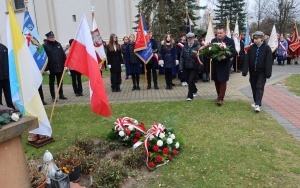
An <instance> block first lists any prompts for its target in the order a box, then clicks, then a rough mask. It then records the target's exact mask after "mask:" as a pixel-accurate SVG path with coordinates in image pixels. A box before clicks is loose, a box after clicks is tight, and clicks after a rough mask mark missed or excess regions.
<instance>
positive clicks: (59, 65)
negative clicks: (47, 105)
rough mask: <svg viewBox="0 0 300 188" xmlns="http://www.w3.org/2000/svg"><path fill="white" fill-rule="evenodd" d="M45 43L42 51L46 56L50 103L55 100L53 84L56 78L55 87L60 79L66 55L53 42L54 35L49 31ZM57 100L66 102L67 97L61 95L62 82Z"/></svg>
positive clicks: (56, 43) (57, 43) (59, 46)
mask: <svg viewBox="0 0 300 188" xmlns="http://www.w3.org/2000/svg"><path fill="white" fill-rule="evenodd" d="M46 37H47V41H46V42H45V43H44V45H43V46H44V49H45V51H46V54H47V56H48V64H47V67H46V70H49V71H50V75H49V87H50V93H51V97H52V101H53V102H54V100H55V92H54V82H55V77H56V82H57V86H58V85H59V82H60V80H61V77H62V73H63V71H64V67H65V61H66V54H65V52H64V49H63V48H62V46H61V44H60V43H59V42H57V41H56V40H55V37H54V33H53V32H52V31H50V32H49V33H47V34H46ZM59 98H60V99H62V100H66V99H67V97H65V96H64V94H63V82H62V83H61V87H60V90H59Z"/></svg>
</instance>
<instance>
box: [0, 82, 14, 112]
mask: <svg viewBox="0 0 300 188" xmlns="http://www.w3.org/2000/svg"><path fill="white" fill-rule="evenodd" d="M2 90H3V93H4V98H5V102H6V105H7V106H8V107H10V108H13V109H15V107H14V105H13V103H12V98H11V92H10V83H9V79H5V80H0V104H1V105H3V103H2Z"/></svg>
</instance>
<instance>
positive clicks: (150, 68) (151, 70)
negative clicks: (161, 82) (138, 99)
mask: <svg viewBox="0 0 300 188" xmlns="http://www.w3.org/2000/svg"><path fill="white" fill-rule="evenodd" d="M146 70H147V83H148V85H149V86H151V74H152V77H153V83H154V85H157V72H156V68H153V65H152V62H149V63H147V64H146Z"/></svg>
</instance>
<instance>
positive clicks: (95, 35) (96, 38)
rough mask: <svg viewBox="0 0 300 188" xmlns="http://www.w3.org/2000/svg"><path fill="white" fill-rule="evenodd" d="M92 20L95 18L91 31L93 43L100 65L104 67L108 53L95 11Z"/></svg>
mask: <svg viewBox="0 0 300 188" xmlns="http://www.w3.org/2000/svg"><path fill="white" fill-rule="evenodd" d="M92 20H93V28H92V32H91V33H92V39H93V44H94V47H95V51H96V57H97V62H98V64H99V65H100V67H102V64H103V63H104V61H105V60H106V54H105V49H104V45H103V41H102V38H101V35H100V31H99V29H98V26H97V23H96V19H95V14H94V12H92Z"/></svg>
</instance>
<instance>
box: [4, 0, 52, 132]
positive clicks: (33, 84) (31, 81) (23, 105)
mask: <svg viewBox="0 0 300 188" xmlns="http://www.w3.org/2000/svg"><path fill="white" fill-rule="evenodd" d="M8 16H9V18H8V23H7V31H8V33H7V43H8V44H7V46H8V53H9V71H10V72H9V73H10V75H9V80H10V83H11V93H12V99H13V102H14V103H15V104H16V105H17V106H18V108H19V109H20V111H21V112H22V114H23V115H26V116H32V117H37V118H38V121H39V127H38V128H37V129H35V130H32V131H30V133H33V134H40V135H46V136H51V134H52V129H51V126H50V123H49V120H48V117H47V114H46V111H45V108H44V106H43V103H42V100H41V98H40V95H39V92H38V88H39V87H40V85H41V83H42V79H43V77H42V75H41V72H40V70H39V68H38V66H37V65H36V63H35V60H34V58H33V56H32V54H31V53H30V50H29V48H28V45H27V43H26V41H25V39H24V36H23V35H22V32H21V28H20V27H19V24H18V22H17V20H16V17H15V14H14V10H13V8H12V5H11V2H8Z"/></svg>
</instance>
